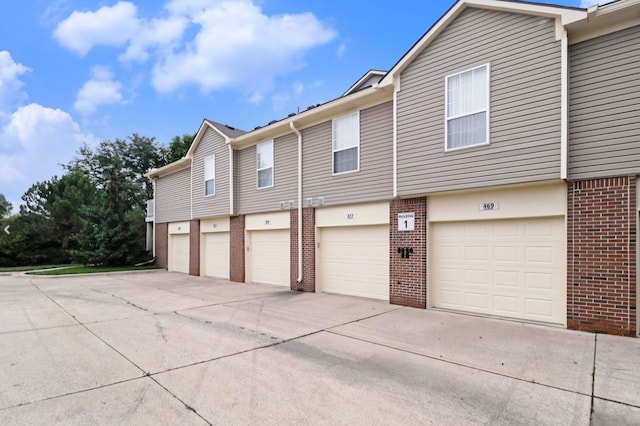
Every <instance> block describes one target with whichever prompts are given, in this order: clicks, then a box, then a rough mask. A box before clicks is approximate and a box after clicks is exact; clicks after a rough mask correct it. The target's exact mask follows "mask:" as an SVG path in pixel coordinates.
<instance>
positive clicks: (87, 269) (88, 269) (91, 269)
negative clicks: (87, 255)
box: [27, 265, 159, 275]
mask: <svg viewBox="0 0 640 426" xmlns="http://www.w3.org/2000/svg"><path fill="white" fill-rule="evenodd" d="M147 269H159V268H158V267H157V266H156V265H145V266H72V267H69V268H63V269H55V270H52V271H40V272H27V273H28V274H29V275H75V274H96V273H100V272H123V271H143V270H147Z"/></svg>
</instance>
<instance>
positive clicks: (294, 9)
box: [0, 0, 595, 207]
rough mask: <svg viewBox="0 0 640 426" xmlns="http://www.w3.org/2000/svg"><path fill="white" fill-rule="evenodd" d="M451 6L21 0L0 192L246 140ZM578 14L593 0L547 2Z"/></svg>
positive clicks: (373, 62) (395, 47)
mask: <svg viewBox="0 0 640 426" xmlns="http://www.w3.org/2000/svg"><path fill="white" fill-rule="evenodd" d="M453 2H454V0H444V1H440V0H438V1H434V0H431V1H424V0H404V1H401V2H397V3H393V2H392V3H379V4H377V3H376V2H371V1H365V0H324V1H317V0H315V1H311V0H164V1H163V0H161V1H158V0H155V1H151V0H130V1H117V0H116V1H113V0H109V1H104V0H26V1H19V2H18V1H14V2H5V4H3V13H2V14H0V193H2V194H4V195H5V196H6V197H7V198H8V199H9V200H10V201H11V202H12V203H13V204H14V207H17V205H18V204H19V203H20V197H21V196H22V194H23V193H24V192H25V191H26V190H27V189H28V188H29V186H30V185H31V184H33V183H34V182H35V181H38V180H45V179H49V178H51V177H52V176H53V175H55V174H58V175H60V174H61V173H62V169H61V168H60V167H59V164H60V163H65V162H67V161H69V160H70V159H71V158H72V157H73V156H74V154H75V152H76V150H77V149H78V147H79V146H80V145H81V144H82V143H83V142H87V143H89V144H96V143H98V142H99V141H101V140H107V139H108V140H113V139H115V138H125V137H127V136H129V135H131V134H132V133H134V132H135V133H138V134H141V135H144V136H150V137H155V138H156V139H157V140H158V141H159V142H161V143H167V142H168V141H169V140H170V139H171V138H172V137H173V136H176V135H182V134H185V133H195V132H196V131H197V129H198V127H199V126H200V124H201V122H202V119H203V118H209V119H212V120H216V121H219V122H222V123H224V124H229V125H231V126H234V127H238V128H241V129H244V130H250V129H253V128H254V127H256V126H258V125H264V124H266V123H267V122H269V121H271V120H273V119H276V118H281V117H284V116H286V115H287V114H289V113H291V112H295V111H296V110H297V109H298V108H300V109H301V110H302V109H305V108H306V107H307V106H309V105H312V104H316V103H322V102H325V101H327V100H330V99H333V98H335V97H337V96H339V95H340V94H341V93H342V92H344V91H345V90H346V89H347V88H348V87H349V86H350V85H351V84H353V83H354V82H355V81H356V80H357V79H358V78H359V77H361V76H362V75H363V74H364V73H365V72H366V71H367V70H369V69H370V68H374V69H384V70H386V69H388V68H390V67H391V66H392V65H393V64H394V63H395V62H396V61H397V60H398V59H399V58H400V57H401V56H402V55H403V54H404V53H405V52H406V51H407V50H408V49H409V48H410V47H411V45H412V44H413V43H414V42H415V41H416V40H417V39H418V38H419V37H420V36H421V35H422V34H423V33H424V32H425V31H426V30H427V29H428V28H429V27H430V26H431V25H432V24H433V23H434V22H435V21H436V20H437V19H438V18H439V17H440V16H441V15H442V14H443V13H444V12H445V11H446V10H447V9H448V8H449V7H450V6H451V5H452V4H453ZM548 2H549V3H555V4H562V5H567V6H582V7H586V6H588V5H589V4H591V3H595V1H582V2H581V1H580V0H575V1H570V0H567V1H564V0H557V1H548Z"/></svg>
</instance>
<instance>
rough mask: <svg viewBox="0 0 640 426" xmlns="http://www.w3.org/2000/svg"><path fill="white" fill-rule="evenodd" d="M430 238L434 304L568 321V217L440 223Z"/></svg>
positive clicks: (549, 320) (497, 313)
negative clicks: (565, 230)
mask: <svg viewBox="0 0 640 426" xmlns="http://www.w3.org/2000/svg"><path fill="white" fill-rule="evenodd" d="M456 236H457V237H456ZM430 239H431V244H432V250H431V255H430V267H431V270H432V273H431V280H432V283H433V284H432V286H431V288H432V290H431V292H432V300H433V305H434V306H435V307H442V308H447V309H455V310H461V311H470V312H478V313H484V314H491V315H502V316H508V317H514V318H521V319H530V320H535V321H544V322H551V323H563V321H564V317H565V314H564V310H565V299H566V297H565V275H566V274H565V269H564V259H565V258H566V256H565V255H564V246H565V242H564V239H565V236H564V218H562V217H557V218H542V219H519V220H489V221H481V222H480V221H478V222H455V223H454V222H450V223H435V224H432V227H431V229H430ZM455 252H458V253H464V256H462V258H460V259H458V258H456V257H455V256H454V255H452V253H455ZM457 294H460V295H462V296H460V297H458V296H455V297H454V295H457Z"/></svg>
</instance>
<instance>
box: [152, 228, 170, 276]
mask: <svg viewBox="0 0 640 426" xmlns="http://www.w3.org/2000/svg"><path fill="white" fill-rule="evenodd" d="M153 227H154V232H155V234H156V235H155V238H154V239H153V240H154V244H155V246H156V265H157V266H159V267H161V268H164V269H167V262H168V261H169V224H168V223H154V226H153Z"/></svg>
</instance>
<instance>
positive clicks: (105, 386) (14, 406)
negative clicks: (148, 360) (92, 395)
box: [0, 375, 145, 411]
mask: <svg viewBox="0 0 640 426" xmlns="http://www.w3.org/2000/svg"><path fill="white" fill-rule="evenodd" d="M144 377H145V376H144V375H143V376H139V377H132V378H130V379H125V380H120V381H118V382H113V383H107V384H104V385H100V386H94V387H91V388H86V389H81V390H77V391H73V392H67V393H63V394H60V395H55V396H50V397H47V398H42V399H36V400H33V401H27V402H21V403H20V404H16V405H12V406H9V407H2V408H0V411H5V410H10V409H12V408H17V407H24V406H26V405H31V404H37V403H39V402H44V401H51V400H53V399H58V398H64V397H67V396H73V395H79V394H82V393H87V392H91V391H94V390H98V389H104V388H108V387H111V386H115V385H121V384H123V383H128V382H133V381H134V380H139V379H142V378H144Z"/></svg>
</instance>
